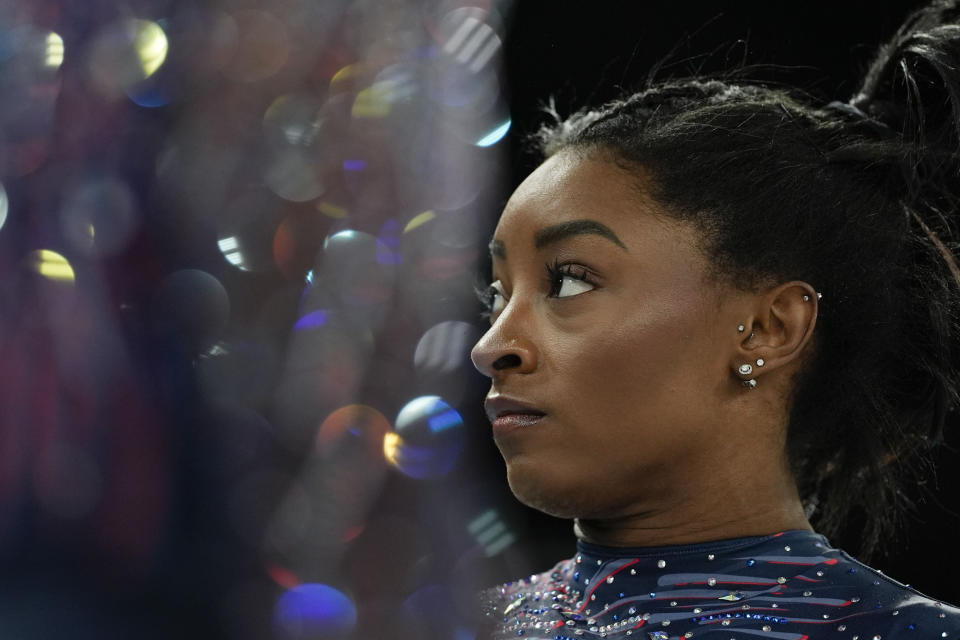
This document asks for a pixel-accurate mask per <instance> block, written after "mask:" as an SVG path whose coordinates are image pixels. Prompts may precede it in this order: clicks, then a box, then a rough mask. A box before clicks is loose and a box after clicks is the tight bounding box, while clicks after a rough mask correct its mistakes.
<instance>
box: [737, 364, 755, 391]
mask: <svg viewBox="0 0 960 640" xmlns="http://www.w3.org/2000/svg"><path fill="white" fill-rule="evenodd" d="M737 373H739V374H740V375H742V376H748V375H750V374H751V373H753V365H751V364H750V363H749V362H745V363H743V364H742V365H740V366H739V367H737ZM743 386H745V387H747V388H748V389H754V388H756V386H757V381H756V380H754V379H753V378H750V379H749V380H744V381H743Z"/></svg>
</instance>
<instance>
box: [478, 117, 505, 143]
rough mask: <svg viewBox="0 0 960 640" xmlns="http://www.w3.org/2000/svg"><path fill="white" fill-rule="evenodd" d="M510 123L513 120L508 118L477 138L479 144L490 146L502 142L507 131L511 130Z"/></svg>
mask: <svg viewBox="0 0 960 640" xmlns="http://www.w3.org/2000/svg"><path fill="white" fill-rule="evenodd" d="M510 124H511V121H510V120H507V121H506V122H504V123H502V124H500V125H498V126H497V127H495V128H494V129H493V130H492V131H490V132H489V133H487V134H486V135H484V136H483V137H482V138H480V139H479V140H477V146H478V147H489V146H492V145H494V144H496V143H498V142H500V140H502V139H503V136H505V135H507V131H509V130H510Z"/></svg>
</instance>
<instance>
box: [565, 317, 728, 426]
mask: <svg viewBox="0 0 960 640" xmlns="http://www.w3.org/2000/svg"><path fill="white" fill-rule="evenodd" d="M654 308H660V309H664V308H665V307H663V306H661V307H654ZM695 318H696V316H695V315H693V314H690V313H676V312H674V313H670V312H667V311H663V312H661V313H657V314H651V313H649V312H645V313H637V314H636V315H634V316H632V317H630V316H628V317H624V316H623V314H622V313H621V314H617V317H611V318H610V321H609V322H604V323H596V324H594V325H592V327H591V328H590V330H589V331H583V332H568V333H565V334H563V335H561V336H560V337H558V338H557V339H556V340H555V341H554V343H553V344H552V346H551V356H550V358H549V359H550V360H551V362H552V364H553V366H552V367H551V369H552V373H553V375H554V376H555V380H557V381H558V382H559V385H558V386H561V387H562V388H563V390H562V391H561V393H562V394H563V395H562V396H561V397H563V398H565V399H564V404H565V406H566V408H567V409H568V410H569V411H570V412H571V417H574V416H575V417H576V420H575V421H576V424H577V428H578V429H584V428H589V429H591V430H594V431H595V432H596V431H597V430H598V428H599V427H598V425H600V424H603V425H604V429H603V431H604V432H608V433H610V434H611V435H613V436H618V437H619V436H621V435H622V432H623V431H625V430H630V431H631V432H634V431H636V430H637V429H642V430H643V431H645V432H646V433H645V434H644V435H645V436H647V437H651V436H657V437H658V436H659V434H657V433H654V432H653V430H652V427H655V426H657V425H662V424H664V423H668V424H672V425H674V426H675V427H679V426H680V425H679V424H677V422H678V421H683V422H686V421H695V420H696V419H697V416H696V415H695V413H696V411H698V410H699V409H700V408H701V406H700V405H699V404H698V403H696V402H691V401H690V400H691V399H692V398H694V397H695V396H696V394H697V389H698V388H699V387H700V386H702V384H703V380H702V377H703V376H704V374H705V371H706V368H705V367H704V362H705V360H706V358H708V357H709V356H708V354H707V353H705V352H704V345H701V344H699V343H698V336H700V335H701V334H702V333H703V327H699V326H697V324H696V322H695V320H694V319H695Z"/></svg>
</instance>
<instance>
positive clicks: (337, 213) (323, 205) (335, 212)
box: [317, 201, 347, 220]
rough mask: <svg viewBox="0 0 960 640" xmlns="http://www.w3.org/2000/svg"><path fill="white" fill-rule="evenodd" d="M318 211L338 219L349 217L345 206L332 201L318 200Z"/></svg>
mask: <svg viewBox="0 0 960 640" xmlns="http://www.w3.org/2000/svg"><path fill="white" fill-rule="evenodd" d="M317 211H319V212H320V213H322V214H323V215H325V216H327V217H328V218H335V219H337V220H339V219H342V218H346V217H347V210H346V209H345V208H344V207H341V206H338V205H335V204H333V203H332V202H326V201H324V202H318V203H317Z"/></svg>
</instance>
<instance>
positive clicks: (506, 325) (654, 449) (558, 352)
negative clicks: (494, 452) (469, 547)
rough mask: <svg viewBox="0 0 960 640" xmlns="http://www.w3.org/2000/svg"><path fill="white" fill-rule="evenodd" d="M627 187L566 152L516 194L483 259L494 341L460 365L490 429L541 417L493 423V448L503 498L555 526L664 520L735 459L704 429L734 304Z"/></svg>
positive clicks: (690, 241)
mask: <svg viewBox="0 0 960 640" xmlns="http://www.w3.org/2000/svg"><path fill="white" fill-rule="evenodd" d="M640 184H641V182H640V180H639V178H638V176H636V175H634V174H631V173H628V172H626V171H625V170H623V169H621V168H619V167H618V166H617V165H615V164H613V163H612V162H611V161H609V160H607V159H604V157H603V156H602V155H600V154H596V153H593V154H586V153H581V152H573V151H563V152H561V153H559V154H557V155H554V156H553V157H551V158H550V159H549V160H547V161H546V162H545V163H544V164H543V165H541V166H540V167H539V168H538V169H537V170H536V171H534V172H533V173H532V174H531V175H530V176H529V177H528V178H527V179H526V180H525V181H524V182H523V184H521V185H520V187H519V188H518V189H517V190H516V192H514V194H513V195H512V197H511V198H510V200H509V202H508V203H507V206H506V208H505V209H504V212H503V215H502V217H501V218H500V222H499V224H498V225H497V229H496V232H495V233H494V239H493V242H492V243H491V253H492V255H493V280H494V283H493V285H492V286H493V289H494V290H495V291H496V293H495V294H494V295H493V296H492V307H493V309H492V315H491V326H490V329H489V330H488V331H487V332H486V334H485V335H484V336H483V337H482V338H481V339H480V341H479V342H478V343H477V345H476V346H475V347H474V349H473V352H472V354H471V355H472V359H473V362H474V364H475V365H476V367H477V368H478V369H479V370H480V371H481V372H483V373H484V374H485V375H487V376H489V377H490V378H491V379H492V383H491V389H490V394H489V395H488V397H487V408H488V414H492V416H491V419H495V418H496V415H497V414H498V413H509V412H511V411H514V412H515V411H520V412H521V413H522V412H527V411H534V410H535V411H536V412H541V413H543V414H544V415H543V416H542V417H536V416H535V415H526V416H524V415H518V416H516V417H515V418H501V419H500V420H499V421H497V422H496V423H495V424H494V438H495V441H496V443H497V446H498V447H499V449H500V451H501V453H502V455H503V458H504V460H505V462H506V467H507V477H508V480H509V483H510V487H511V489H512V490H513V492H514V493H515V494H516V496H517V497H518V498H519V499H520V500H521V501H523V502H525V503H526V504H528V505H529V506H532V507H534V508H537V509H540V510H542V511H545V512H547V513H550V514H552V515H555V516H558V517H581V518H584V517H592V518H603V517H615V516H619V515H627V514H631V513H638V512H648V510H657V509H661V508H668V506H669V505H668V504H666V503H665V501H669V500H671V499H673V498H677V499H679V496H680V495H682V494H683V492H684V491H687V490H689V487H686V486H685V484H689V482H691V480H689V478H693V477H696V478H698V481H700V480H702V478H703V475H704V469H705V468H706V470H707V471H709V468H710V466H709V465H717V464H722V460H723V456H724V451H725V450H729V449H728V448H729V447H732V446H737V445H738V444H740V445H742V444H743V441H742V438H741V437H739V435H738V434H737V433H730V430H729V429H724V428H722V425H721V424H720V423H722V422H724V421H725V419H721V418H720V417H719V416H718V415H717V411H718V407H721V406H724V402H723V400H724V398H725V397H726V396H725V394H727V395H728V394H730V389H731V386H732V385H731V379H730V377H731V363H730V361H729V360H730V349H729V347H730V346H732V345H734V344H736V342H737V341H738V340H739V339H740V338H738V333H737V320H736V319H735V312H734V313H730V312H729V311H728V310H725V307H724V304H723V303H724V301H725V300H726V299H727V298H726V296H727V295H728V294H730V295H733V294H732V293H731V292H728V291H726V290H725V289H721V288H720V286H719V285H715V284H710V283H709V281H708V280H707V278H705V273H706V271H705V270H706V266H707V263H706V260H705V258H704V256H702V255H701V252H700V250H699V249H698V247H697V240H698V238H699V235H698V232H697V231H696V230H695V229H694V228H693V227H691V226H688V225H686V224H682V223H679V222H676V221H674V220H671V219H669V218H667V217H665V216H663V215H656V213H657V211H658V210H659V211H661V212H662V211H663V209H662V208H660V207H659V205H657V204H656V203H654V202H653V201H652V200H651V199H650V198H649V197H647V196H646V195H645V193H644V190H643V189H642V187H641V186H640ZM724 345H725V346H724ZM733 382H734V383H735V382H736V381H735V380H734V381H733ZM734 388H735V387H734ZM740 393H742V391H740ZM516 403H522V404H523V405H526V406H528V407H531V408H532V409H524V408H523V407H520V406H518V405H517V404H516ZM727 422H728V421H727ZM498 427H500V428H498ZM718 461H719V462H718Z"/></svg>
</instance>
